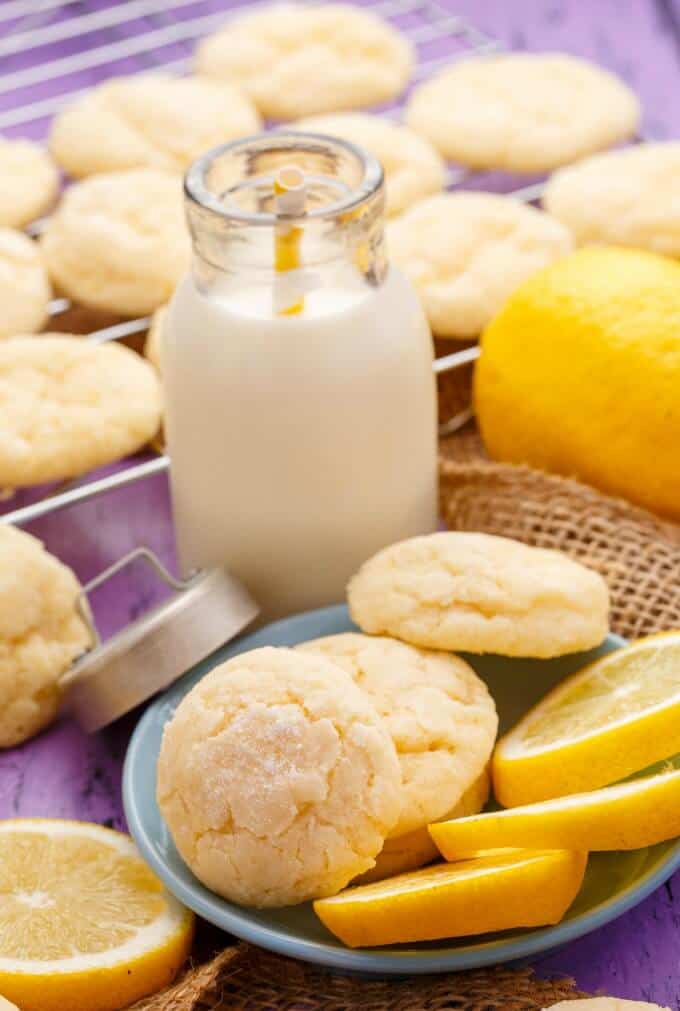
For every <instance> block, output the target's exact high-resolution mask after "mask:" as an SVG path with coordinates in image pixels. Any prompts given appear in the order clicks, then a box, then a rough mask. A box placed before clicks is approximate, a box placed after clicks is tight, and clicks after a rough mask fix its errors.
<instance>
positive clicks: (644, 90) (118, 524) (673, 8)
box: [0, 0, 680, 1009]
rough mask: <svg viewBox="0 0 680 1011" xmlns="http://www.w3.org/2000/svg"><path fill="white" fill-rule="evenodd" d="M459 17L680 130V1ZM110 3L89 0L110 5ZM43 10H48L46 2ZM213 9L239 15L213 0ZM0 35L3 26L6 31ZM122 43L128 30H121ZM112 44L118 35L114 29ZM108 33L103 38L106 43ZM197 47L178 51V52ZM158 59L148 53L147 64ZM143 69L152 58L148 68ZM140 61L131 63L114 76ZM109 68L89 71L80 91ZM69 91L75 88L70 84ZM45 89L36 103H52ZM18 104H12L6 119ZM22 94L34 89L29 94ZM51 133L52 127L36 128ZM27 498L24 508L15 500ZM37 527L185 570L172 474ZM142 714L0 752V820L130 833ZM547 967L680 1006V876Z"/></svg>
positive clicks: (103, 601)
mask: <svg viewBox="0 0 680 1011" xmlns="http://www.w3.org/2000/svg"><path fill="white" fill-rule="evenodd" d="M445 3H446V6H447V7H448V8H449V9H450V10H451V11H452V12H453V11H455V12H458V13H461V14H464V15H466V16H467V17H468V18H469V19H470V20H471V21H473V22H474V23H475V24H476V25H477V26H478V27H479V28H481V29H483V30H484V31H486V32H487V33H488V34H490V35H493V36H495V37H497V38H499V39H501V40H502V41H503V42H504V43H505V44H507V45H508V46H510V47H513V48H518V49H534V50H551V49H559V50H566V51H568V52H572V53H575V54H578V55H581V56H586V57H589V58H592V59H594V60H596V61H598V62H600V63H601V64H603V65H605V66H608V67H611V68H612V69H613V70H616V71H617V72H618V73H620V74H621V75H622V76H623V77H624V78H625V79H626V80H628V81H629V83H630V84H631V85H633V86H634V87H635V88H636V89H637V91H638V93H639V95H640V97H641V99H642V101H643V104H644V109H645V121H644V128H645V131H646V132H647V133H648V134H650V135H653V136H659V137H664V136H665V137H674V136H675V137H677V136H679V135H680V103H678V101H677V91H678V84H679V83H680V78H679V75H678V66H679V59H680V0H677V2H676V0H656V2H653V0H590V2H587V0H514V2H508V0H486V2H480V0H445ZM110 5H111V3H110V0H102V2H95V3H87V4H80V7H81V10H82V9H83V8H87V9H93V10H99V9H103V8H105V7H107V6H110ZM37 6H38V5H36V7H37ZM202 6H203V9H204V10H208V11H209V10H220V9H225V10H226V9H228V7H229V3H228V2H223V3H219V2H213V3H211V2H209V0H206V3H204V4H203V5H202ZM0 34H2V33H1V32H0ZM114 37H115V36H114ZM109 38H110V36H109ZM95 41H101V39H96V40H95ZM73 51H74V45H73V43H71V44H70V46H66V47H64V46H63V45H62V48H58V47H52V51H51V52H50V53H49V56H50V57H51V58H54V56H55V55H61V54H62V53H65V52H66V53H67V52H73ZM185 52H186V50H185V49H182V48H178V49H177V52H176V54H175V55H176V56H182V55H183V54H184V53H185ZM152 63H153V61H152V60H151V59H148V62H147V65H152ZM25 66H27V60H26V58H25V57H24V56H22V55H21V54H18V55H17V56H16V57H11V58H3V60H2V64H1V66H0V71H1V72H2V73H6V72H9V71H10V70H14V69H19V68H21V67H25ZM138 67H139V63H138V64H137V66H136V68H138ZM125 69H130V68H129V67H127V66H126V65H124V64H121V63H120V62H119V64H117V65H115V66H114V67H111V68H108V72H109V73H112V72H114V71H115V72H117V73H120V72H123V71H124V70H125ZM99 76H101V74H97V73H95V72H92V71H88V72H82V73H80V74H79V76H78V79H77V82H76V84H77V86H79V87H83V86H86V85H87V84H88V83H92V82H94V81H95V80H96V79H97V78H98V77H99ZM70 86H75V85H73V82H71V85H70ZM49 94H50V89H49V87H46V86H45V85H43V86H41V87H38V88H36V89H35V90H34V92H33V93H32V95H31V97H32V98H33V97H35V98H40V99H42V98H45V97H46V96H49ZM12 100H13V99H12V98H10V99H7V98H5V99H2V98H0V113H1V112H2V110H3V109H8V108H11V105H12ZM21 100H22V101H25V100H26V96H25V94H22V96H21ZM8 132H12V133H32V134H34V135H38V136H39V135H42V133H44V123H42V124H41V123H37V124H35V126H34V127H32V128H31V129H29V130H25V129H20V130H12V131H8ZM13 504H15V503H13ZM31 531H32V532H33V533H35V534H37V535H38V536H39V537H41V538H42V539H43V540H45V541H46V543H47V545H48V546H49V548H50V549H51V550H52V551H53V552H55V553H56V554H58V555H59V556H60V557H61V558H63V559H64V560H65V561H66V562H68V563H69V564H70V565H71V566H72V567H73V568H74V569H75V571H76V572H77V573H78V575H79V577H80V578H81V580H83V581H85V580H87V579H88V578H90V577H91V576H93V575H94V574H96V573H97V572H99V571H101V569H102V568H104V567H105V566H106V565H107V564H109V563H110V562H112V561H114V560H115V559H117V558H119V557H120V556H121V555H122V554H124V553H125V552H127V551H128V550H130V549H131V548H133V547H135V546H137V545H139V544H147V545H149V546H150V547H151V548H153V549H154V550H155V551H156V552H157V553H158V554H159V555H160V556H161V557H162V558H163V559H164V560H165V561H166V562H167V563H168V564H169V565H171V566H172V565H174V545H173V535H172V525H171V516H170V509H169V502H168V490H167V482H166V479H165V478H164V477H156V478H152V479H147V480H146V481H145V482H143V483H141V484H139V485H138V486H136V487H134V488H131V489H127V490H121V491H119V492H115V493H112V494H110V495H109V496H108V497H106V498H102V499H100V500H97V501H93V502H90V503H86V504H82V505H80V506H76V507H72V508H71V509H69V510H67V511H65V512H63V513H60V514H59V515H57V516H53V517H51V518H49V519H46V520H43V521H41V522H39V523H35V524H34V525H33V526H32V527H31ZM158 597H159V590H158V587H157V586H155V585H154V582H153V580H152V579H151V578H149V577H148V575H147V573H146V572H145V571H140V570H139V569H136V568H135V569H132V570H130V571H129V572H127V573H123V574H121V575H119V576H118V577H117V578H116V580H115V581H114V582H113V583H112V584H111V585H110V586H108V587H107V588H105V589H102V590H100V591H99V592H98V594H97V596H96V597H95V600H94V604H95V611H96V614H97V618H98V622H99V625H100V629H101V632H102V634H103V635H104V636H107V635H109V634H110V633H111V632H113V631H115V629H117V628H119V627H120V626H121V625H123V624H124V623H125V622H127V621H128V620H130V619H131V618H133V617H134V616H135V615H137V614H139V613H140V612H141V611H143V610H145V609H146V608H147V607H148V606H149V605H150V604H151V603H153V602H154V601H155V600H157V599H158ZM133 725H134V719H133V718H130V719H128V720H126V721H122V722H121V723H119V724H118V725H116V726H115V727H114V728H112V729H111V730H109V731H106V732H104V733H102V734H99V735H98V736H96V737H92V738H87V737H85V736H84V735H83V734H82V733H81V732H80V731H79V730H78V729H77V728H76V727H75V726H74V725H73V724H72V723H71V722H69V721H67V720H62V721H61V722H59V723H58V724H57V725H56V726H54V727H53V728H52V729H50V730H49V731H48V732H46V733H44V734H43V735H42V736H41V737H39V738H38V739H36V740H34V741H32V742H30V743H29V744H28V745H26V746H24V747H23V748H18V749H16V750H14V751H10V752H5V753H4V754H2V755H0V817H13V816H17V815H50V816H55V817H57V816H58V817H67V818H68V817H70V818H82V819H90V820H94V821H99V822H103V823H105V824H108V825H112V826H115V827H124V822H123V817H122V812H121V800H120V773H121V764H122V760H123V756H124V752H125V746H126V742H127V739H128V737H129V733H130V730H131V728H132V726H133ZM535 966H536V969H537V970H538V971H539V972H541V973H546V974H550V973H555V972H561V973H567V974H570V975H573V976H574V977H575V978H576V980H577V982H578V983H579V985H581V986H582V987H583V988H584V989H586V990H591V991H596V990H600V989H601V990H602V991H603V992H605V993H609V994H614V995H617V996H621V997H629V998H637V999H646V1000H651V1001H655V1002H657V1003H659V1004H666V1005H669V1006H671V1007H673V1008H676V1009H677V1008H679V1007H680V875H676V877H675V878H674V879H673V880H671V881H670V882H668V883H667V884H666V885H665V886H664V887H662V888H660V889H659V891H658V892H657V893H656V894H655V895H653V896H652V897H650V898H649V899H648V900H647V901H646V902H644V903H642V904H641V905H640V906H639V907H638V908H637V909H635V910H634V911H632V912H630V913H628V914H627V915H625V916H623V917H621V918H620V919H619V920H617V921H616V922H615V923H613V924H610V925H609V926H608V927H605V928H603V929H601V930H599V931H596V932H595V933H593V934H591V935H590V936H589V937H587V938H584V939H583V940H581V941H578V942H576V943H574V944H571V945H569V946H568V947H566V948H563V949H562V950H561V951H559V952H556V953H554V954H552V955H550V956H549V957H547V958H543V959H540V960H539V961H537V962H536V963H535Z"/></svg>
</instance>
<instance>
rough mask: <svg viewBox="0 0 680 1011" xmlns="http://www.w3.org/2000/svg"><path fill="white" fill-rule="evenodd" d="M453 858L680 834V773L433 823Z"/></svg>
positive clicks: (630, 845) (651, 840)
mask: <svg viewBox="0 0 680 1011" xmlns="http://www.w3.org/2000/svg"><path fill="white" fill-rule="evenodd" d="M430 835H431V836H432V838H433V839H434V841H435V843H436V845H437V847H438V848H439V850H440V852H441V853H442V854H443V856H444V857H446V859H447V860H461V859H463V858H466V857H468V856H470V855H475V854H476V853H477V852H478V851H479V850H488V849H493V848H496V847H500V848H503V847H506V846H509V847H514V846H526V847H528V848H529V849H552V848H553V847H554V848H555V849H576V848H578V847H579V846H582V847H584V848H585V849H588V850H636V849H642V847H644V846H654V845H655V844H656V843H659V842H663V841H664V840H666V839H673V838H674V837H675V836H679V835H680V769H675V770H673V771H672V772H671V771H669V772H662V773H659V775H657V776H646V777H644V778H641V779H633V780H631V781H630V782H629V783H620V784H618V785H617V786H605V787H603V788H602V789H601V790H593V791H592V792H590V793H577V794H575V795H574V796H571V797H558V798H556V799H555V800H544V801H542V802H541V803H538V804H527V805H526V806H525V807H512V808H508V809H507V810H506V811H493V812H490V813H489V814H479V815H473V816H471V817H468V818H457V819H452V820H450V821H443V822H439V823H438V824H436V825H430Z"/></svg>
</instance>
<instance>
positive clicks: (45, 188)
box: [0, 137, 59, 228]
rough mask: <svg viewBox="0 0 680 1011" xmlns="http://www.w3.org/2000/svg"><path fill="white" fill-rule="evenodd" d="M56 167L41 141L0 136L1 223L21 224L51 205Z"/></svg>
mask: <svg viewBox="0 0 680 1011" xmlns="http://www.w3.org/2000/svg"><path fill="white" fill-rule="evenodd" d="M58 192H59V173H58V172H57V167H56V165H55V164H54V162H53V161H52V159H51V158H50V156H49V155H48V153H47V151H45V149H44V148H43V147H42V146H41V145H40V144H34V143H33V142H32V141H30V140H6V139H5V138H4V137H0V226H10V227H12V228H22V227H23V226H24V225H27V224H28V222H29V221H33V219H34V218H38V217H40V215H41V214H44V213H45V211H46V210H47V209H48V208H49V207H51V206H52V204H53V203H54V201H55V200H56V198H57V193H58Z"/></svg>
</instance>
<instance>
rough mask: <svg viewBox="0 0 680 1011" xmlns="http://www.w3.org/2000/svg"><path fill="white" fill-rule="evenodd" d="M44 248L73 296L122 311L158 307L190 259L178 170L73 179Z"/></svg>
mask: <svg viewBox="0 0 680 1011" xmlns="http://www.w3.org/2000/svg"><path fill="white" fill-rule="evenodd" d="M42 248H43V253H44V256H45V262H46V264H47V269H48V271H49V272H50V275H51V277H52V279H53V281H54V282H55V284H56V285H57V286H58V287H59V288H60V289H61V290H62V291H64V292H65V293H66V294H67V295H69V296H70V297H71V298H72V299H74V300H75V301H76V302H80V303H82V304H83V305H86V306H90V307H91V308H93V309H103V310H108V311H110V312H117V313H120V314H121V315H123V316H137V315H144V314H146V313H149V312H153V310H154V309H156V308H157V307H158V306H159V305H161V304H162V303H163V302H167V300H168V299H169V297H170V295H171V294H172V292H173V290H174V288H175V285H176V284H177V282H178V281H179V279H180V277H181V276H182V274H183V273H184V271H185V270H186V269H187V267H188V265H189V259H190V250H191V243H190V240H189V232H188V229H187V227H186V224H185V221H184V211H183V207H182V183H181V179H180V177H179V176H176V175H172V174H170V173H169V172H160V171H158V170H157V169H131V170H130V171H127V172H110V173H105V174H102V175H96V176H91V177H90V178H89V179H84V180H83V181H82V182H79V183H75V184H74V185H73V186H71V187H70V189H69V190H68V191H67V192H66V194H65V196H64V198H63V200H62V201H61V203H60V204H59V207H58V208H57V210H56V212H55V213H54V215H53V216H52V218H51V219H50V222H49V224H48V227H47V229H46V231H45V234H44V235H43V237H42Z"/></svg>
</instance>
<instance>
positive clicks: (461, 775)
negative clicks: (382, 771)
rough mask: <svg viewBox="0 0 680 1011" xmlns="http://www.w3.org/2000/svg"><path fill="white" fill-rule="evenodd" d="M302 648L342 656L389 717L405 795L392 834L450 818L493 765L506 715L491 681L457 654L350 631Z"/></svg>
mask: <svg viewBox="0 0 680 1011" xmlns="http://www.w3.org/2000/svg"><path fill="white" fill-rule="evenodd" d="M298 649H300V650H304V651H305V652H311V653H319V654H321V655H322V656H325V657H326V658H327V659H328V660H331V661H332V662H333V663H336V664H338V666H340V667H342V669H343V670H345V671H347V673H348V674H349V675H350V676H351V677H352V679H353V681H354V683H355V684H356V685H358V686H359V688H361V690H362V691H363V692H364V693H365V694H366V695H367V696H368V698H369V699H370V701H371V703H372V704H373V705H374V706H375V708H376V709H377V711H378V713H379V714H380V715H381V716H382V718H383V720H384V721H385V725H386V726H387V729H388V730H389V732H390V734H391V736H392V740H393V741H394V746H395V747H396V749H397V755H398V756H399V762H400V765H401V778H402V784H403V786H402V790H403V803H402V808H401V815H400V817H399V820H398V821H397V824H396V825H395V826H394V828H393V829H392V831H391V832H390V836H391V837H398V836H403V835H405V834H406V833H407V832H413V831H414V830H415V829H418V828H422V827H423V826H424V825H428V824H429V823H430V822H432V821H438V820H439V819H440V818H443V817H444V816H445V815H446V814H448V812H449V811H451V810H452V809H453V808H454V807H455V805H456V804H457V803H458V802H459V801H460V799H461V797H462V796H463V795H464V793H465V792H466V791H467V790H468V789H469V787H471V786H472V784H473V783H474V782H475V781H476V780H477V779H478V778H479V776H480V775H481V774H482V773H483V771H484V769H485V768H486V766H487V764H488V762H489V759H490V757H491V752H492V750H493V746H494V742H495V740H496V732H497V730H498V717H497V715H496V707H495V705H494V702H493V699H492V698H491V696H490V695H489V692H488V690H487V687H486V685H485V684H484V682H483V681H481V680H480V679H479V678H478V677H477V675H476V674H475V672H474V671H473V669H472V667H470V665H469V664H467V663H465V661H464V660H461V659H460V658H459V657H457V656H452V655H450V654H447V653H435V652H432V651H430V650H423V649H417V648H416V647H414V646H407V645H406V643H403V642H397V641H396V640H395V639H389V638H386V637H380V638H377V637H371V636H367V635H357V634H354V633H351V632H348V633H346V634H344V635H331V636H327V637H326V638H323V639H315V640H313V641H312V642H306V643H304V644H303V645H301V646H298Z"/></svg>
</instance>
